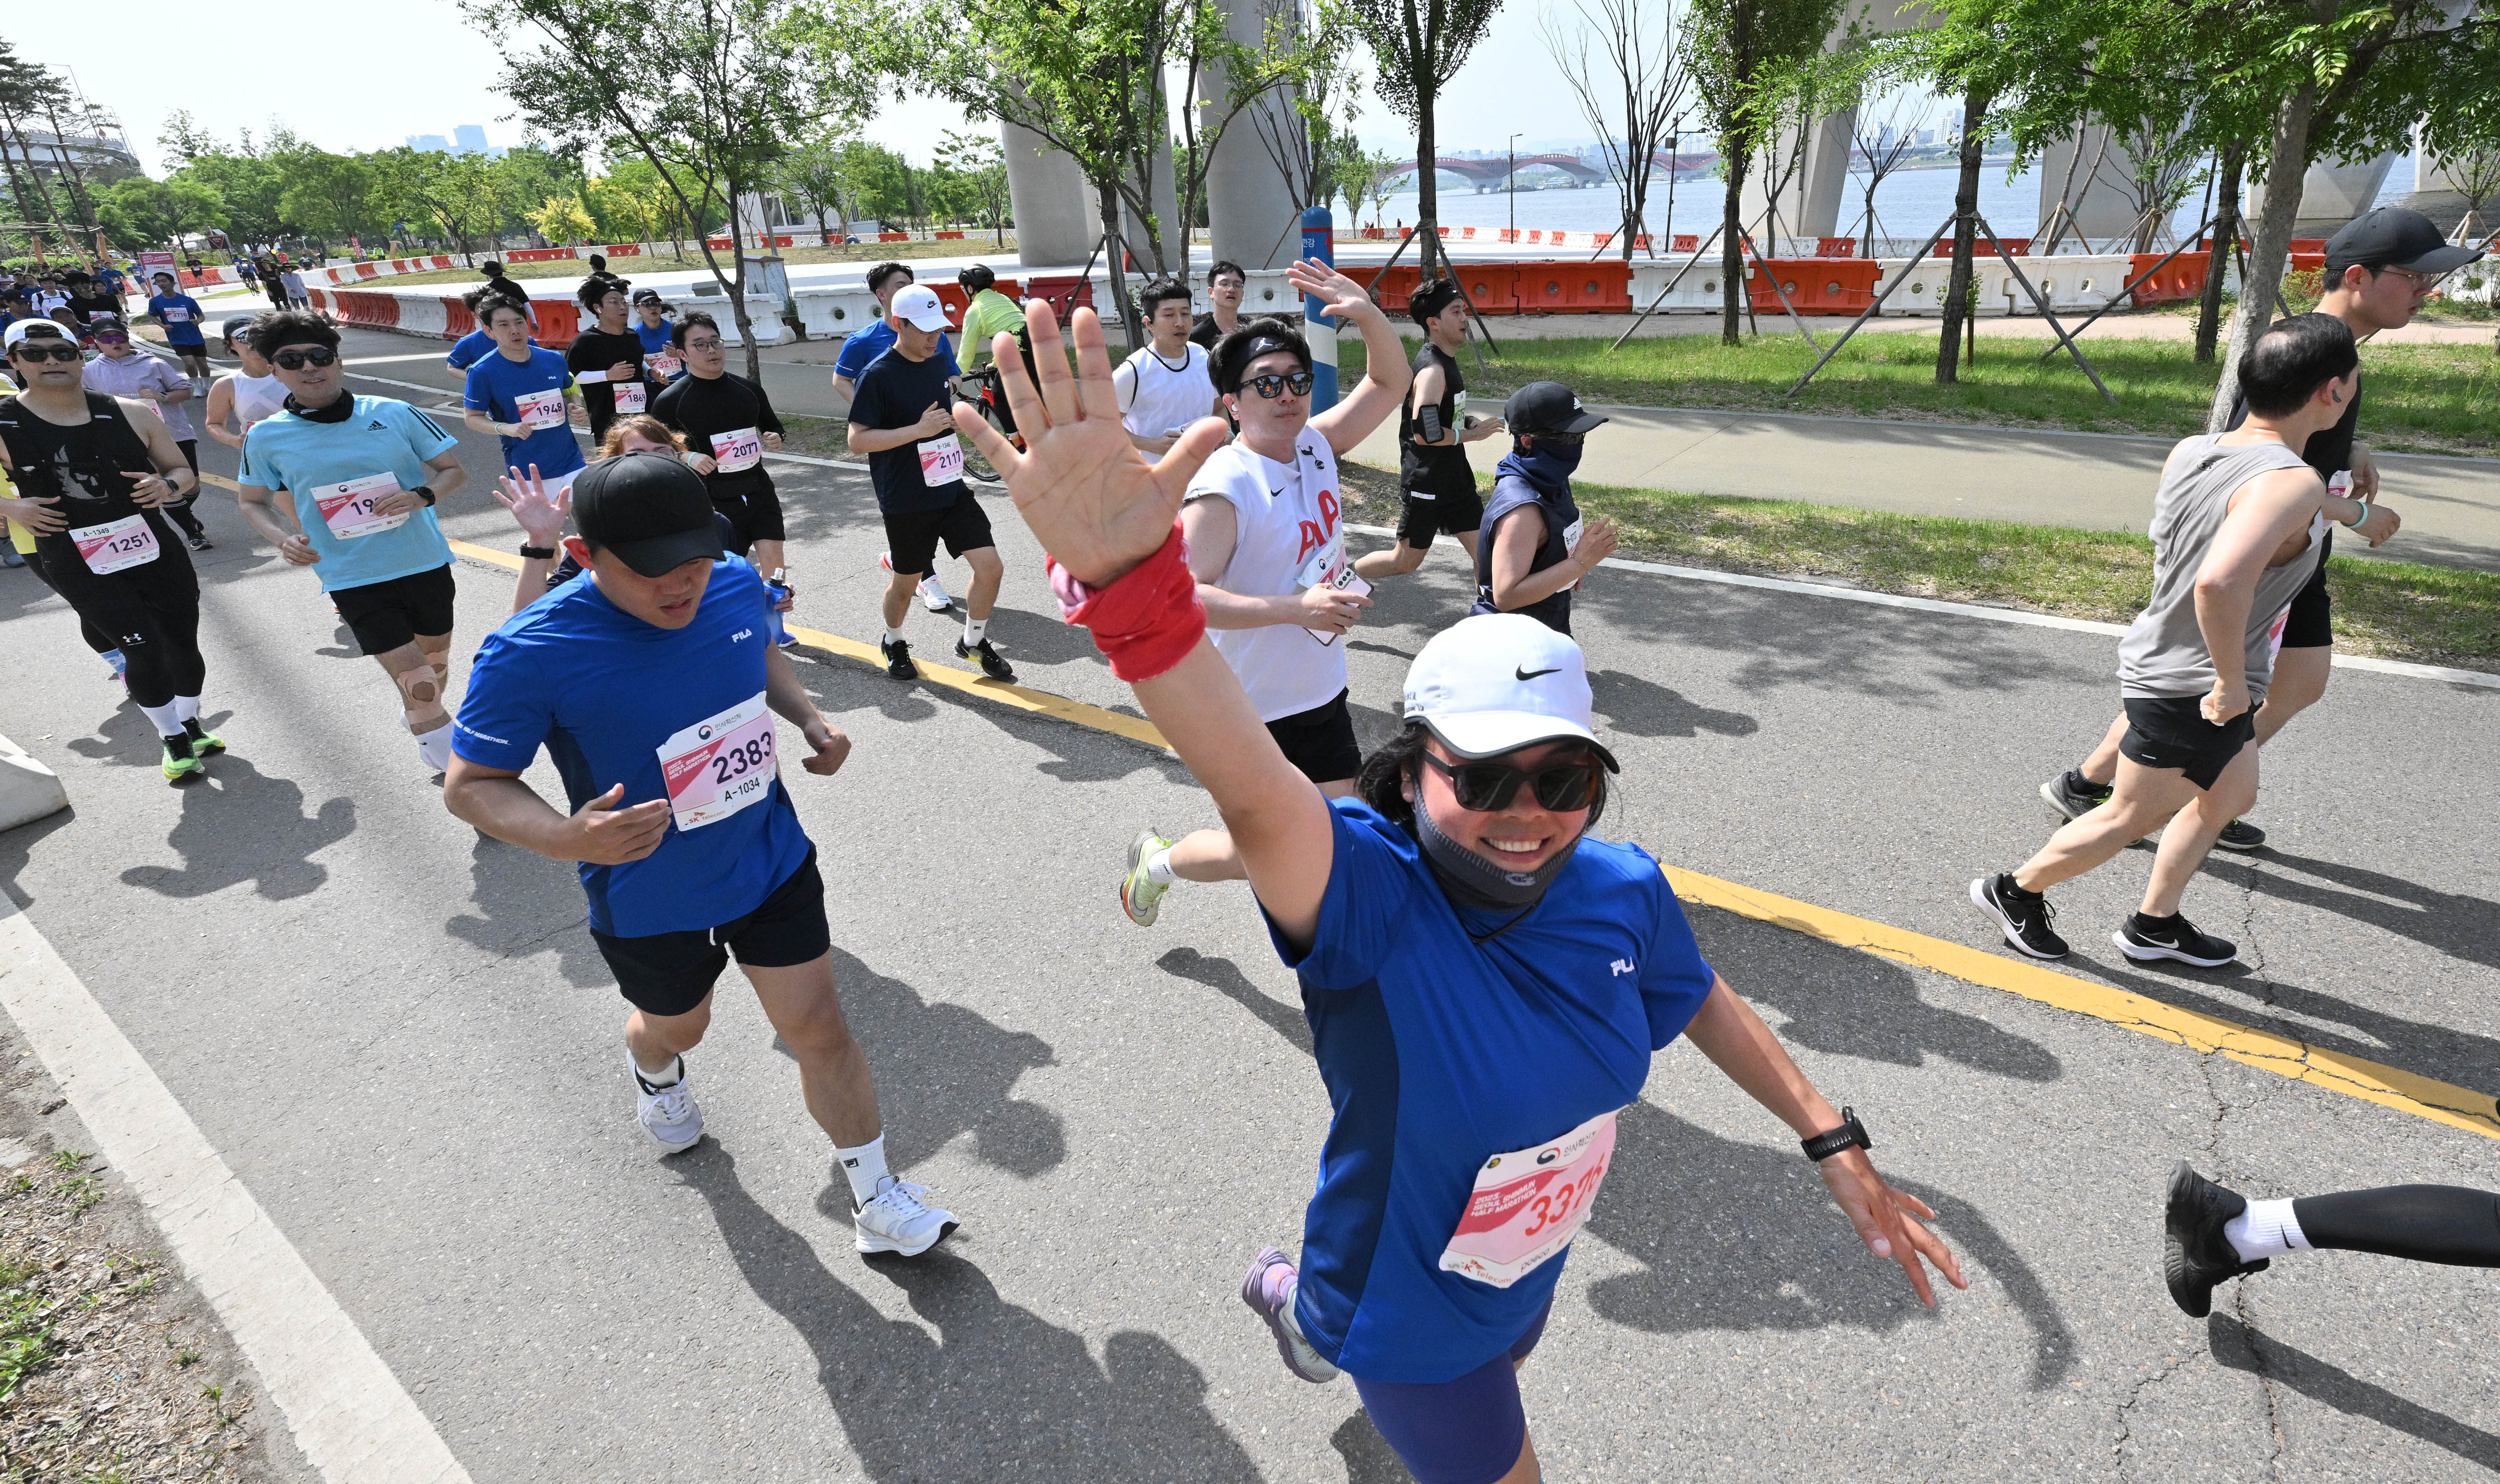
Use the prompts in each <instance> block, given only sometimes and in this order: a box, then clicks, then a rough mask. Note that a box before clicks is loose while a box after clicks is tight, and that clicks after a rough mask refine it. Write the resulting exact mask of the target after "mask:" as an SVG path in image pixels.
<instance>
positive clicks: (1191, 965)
mask: <svg viewBox="0 0 2500 1484" xmlns="http://www.w3.org/2000/svg"><path fill="white" fill-rule="evenodd" d="M1155 967H1156V968H1158V969H1161V970H1163V971H1164V972H1165V973H1166V974H1176V975H1178V976H1180V977H1181V978H1182V979H1186V980H1190V981H1192V982H1193V983H1196V984H1204V985H1205V986H1206V987H1208V988H1209V989H1212V990H1214V991H1215V992H1216V993H1218V994H1220V995H1222V996H1224V997H1225V998H1226V999H1228V1000H1231V1001H1232V1002H1233V1003H1234V1004H1235V1005H1238V1006H1240V1007H1241V1008H1242V1009H1244V1010H1246V1011H1248V1012H1250V1013H1251V1014H1252V1015H1254V1016H1258V1017H1259V1019H1260V1020H1261V1021H1262V1022H1263V1023H1265V1024H1266V1027H1267V1028H1268V1029H1269V1030H1271V1031H1274V1032H1275V1033H1276V1034H1277V1035H1279V1036H1282V1037H1284V1038H1285V1039H1286V1040H1287V1041H1289V1042H1291V1043H1292V1044H1293V1046H1294V1048H1295V1049H1296V1050H1298V1051H1299V1052H1301V1053H1302V1054H1303V1055H1305V1056H1308V1055H1310V1054H1311V1022H1310V1021H1309V1020H1308V1019H1307V1018H1305V1017H1304V1016H1303V1015H1302V1011H1301V1007H1300V1006H1299V1005H1288V1004H1286V1003H1285V1002H1284V1001H1282V1000H1279V999H1276V998H1275V997H1273V996H1271V995H1269V994H1268V993H1267V992H1266V990H1264V989H1262V988H1260V987H1259V986H1258V985H1257V984H1252V983H1250V976H1249V975H1247V974H1244V973H1242V972H1241V966H1240V965H1239V964H1236V963H1234V961H1233V960H1232V959H1230V958H1212V957H1209V956H1208V955H1206V954H1204V953H1201V952H1199V951H1198V950H1196V949H1194V948H1176V949H1173V950H1172V951H1171V952H1168V953H1166V954H1164V956H1162V957H1161V958H1158V959H1156V960H1155Z"/></svg>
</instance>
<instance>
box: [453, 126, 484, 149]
mask: <svg viewBox="0 0 2500 1484" xmlns="http://www.w3.org/2000/svg"><path fill="white" fill-rule="evenodd" d="M451 152H452V153H454V154H484V153H485V152H486V126H485V125H483V124H460V125H457V126H455V127H454V128H453V129H452V131H451Z"/></svg>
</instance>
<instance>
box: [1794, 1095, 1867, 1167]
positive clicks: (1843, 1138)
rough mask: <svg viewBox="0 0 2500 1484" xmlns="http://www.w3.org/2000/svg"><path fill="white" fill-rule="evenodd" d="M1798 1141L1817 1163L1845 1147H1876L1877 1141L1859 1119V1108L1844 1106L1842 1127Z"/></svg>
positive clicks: (1841, 1112)
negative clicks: (1869, 1134) (1868, 1133)
mask: <svg viewBox="0 0 2500 1484" xmlns="http://www.w3.org/2000/svg"><path fill="white" fill-rule="evenodd" d="M1797 1143H1798V1144H1799V1145H1803V1146H1804V1149H1805V1157H1806V1158H1808V1159H1811V1160H1813V1161H1815V1162H1816V1163H1817V1164H1820V1163H1822V1162H1823V1161H1825V1160H1826V1159H1829V1158H1830V1157H1831V1156H1833V1155H1834V1154H1837V1153H1839V1152H1840V1151H1841V1150H1843V1149H1872V1148H1873V1147H1875V1141H1874V1140H1873V1139H1871V1138H1869V1137H1868V1136H1867V1133H1866V1125H1865V1124H1863V1123H1860V1122H1859V1121H1858V1110H1857V1109H1855V1108H1844V1109H1842V1110H1841V1111H1840V1127H1838V1128H1835V1129H1832V1130H1830V1131H1828V1132H1826V1133H1821V1134H1817V1135H1815V1136H1814V1137H1813V1138H1811V1139H1800V1140H1798V1141H1797Z"/></svg>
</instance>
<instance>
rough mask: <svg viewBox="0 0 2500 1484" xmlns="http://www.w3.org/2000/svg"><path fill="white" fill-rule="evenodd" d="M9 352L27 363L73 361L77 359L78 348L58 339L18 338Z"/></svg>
mask: <svg viewBox="0 0 2500 1484" xmlns="http://www.w3.org/2000/svg"><path fill="white" fill-rule="evenodd" d="M10 354H11V355H14V356H16V357H18V358H20V359H22V360H24V361H26V362H28V363H29V364H32V363H34V362H38V361H75V360H78V359H79V348H78V347H77V346H76V345H69V344H63V343H62V342H60V341H58V340H19V341H18V342H17V348H16V350H13V351H11V352H10Z"/></svg>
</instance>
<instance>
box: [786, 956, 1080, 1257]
mask: <svg viewBox="0 0 2500 1484" xmlns="http://www.w3.org/2000/svg"><path fill="white" fill-rule="evenodd" d="M833 955H834V982H835V984H837V985H838V986H839V989H840V993H841V997H842V1015H843V1016H844V1018H846V1019H847V1020H849V1022H850V1026H851V1031H852V1033H853V1034H854V1035H856V1036H857V1037H858V1038H859V1042H860V1045H862V1046H864V1047H866V1048H868V1054H869V1060H870V1062H871V1064H872V1068H873V1070H874V1072H875V1075H876V1089H877V1101H878V1103H879V1105H880V1106H881V1108H882V1110H883V1112H884V1114H885V1128H886V1157H887V1159H888V1161H889V1162H890V1163H891V1164H892V1165H893V1167H894V1168H895V1169H896V1170H898V1171H903V1170H909V1169H911V1168H912V1167H914V1166H916V1165H918V1164H920V1163H921V1162H922V1161H924V1160H927V1159H929V1158H930V1157H932V1156H933V1155H935V1154H936V1153H937V1152H938V1150H939V1149H941V1148H943V1147H945V1145H947V1144H948V1143H950V1142H951V1141H953V1140H954V1139H955V1138H956V1136H958V1135H960V1134H964V1133H967V1132H969V1133H970V1134H971V1136H972V1146H973V1151H974V1152H975V1153H976V1154H977V1155H978V1156H979V1157H980V1159H981V1160H982V1162H983V1163H985V1164H990V1165H995V1166H997V1167H998V1168H1000V1169H1002V1170H1004V1171H1006V1172H1007V1173H1008V1174H1010V1175H1015V1176H1019V1177H1021V1178H1025V1179H1031V1178H1034V1177H1035V1176H1037V1175H1039V1174H1041V1173H1042V1172H1044V1171H1046V1170H1050V1169H1054V1168H1056V1167H1057V1166H1058V1165H1059V1163H1060V1162H1061V1161H1062V1160H1064V1159H1066V1158H1067V1157H1068V1137H1067V1134H1066V1132H1065V1131H1064V1130H1063V1129H1062V1128H1061V1126H1060V1121H1059V1114H1057V1113H1053V1112H1051V1111H1050V1110H1049V1109H1047V1108H1044V1107H1043V1106H1042V1105H1040V1104H1039V1103H1029V1102H1026V1101H1024V1100H1023V1099H1021V1098H1018V1097H1017V1096H1015V1084H1016V1081H1017V1080H1018V1079H1019V1078H1021V1077H1023V1076H1024V1075H1025V1073H1027V1072H1029V1071H1031V1070H1033V1069H1035V1068H1037V1067H1047V1066H1053V1065H1055V1064H1056V1059H1055V1058H1054V1057H1053V1056H1052V1055H1051V1050H1050V1046H1049V1044H1048V1043H1047V1042H1045V1041H1043V1040H1042V1039H1041V1038H1040V1037H1039V1036H1036V1035H1034V1034H1032V1033H1031V1032H1029V1031H1011V1030H1007V1029H1004V1028H1003V1027H1002V1026H999V1025H997V1024H994V1023H992V1022H991V1021H989V1020H987V1019H984V1018H983V1017H982V1016H979V1015H976V1014H974V1013H973V1012H972V1011H970V1010H967V1009H965V1008H964V1007H963V1006H961V1005H956V1004H950V1003H948V1002H946V1001H944V1000H928V999H924V998H922V996H921V994H920V991H918V990H916V989H914V988H912V987H911V986H910V985H909V984H905V983H904V982H903V981H901V980H899V979H890V978H888V977H886V976H885V975H882V974H879V973H877V972H876V971H875V970H873V969H871V968H870V967H869V966H868V965H867V964H865V963H862V962H861V961H860V960H859V959H857V958H855V957H853V956H852V955H851V954H849V953H846V952H842V951H841V950H840V949H839V948H837V949H835V950H834V951H833ZM933 1071H934V1072H935V1073H936V1075H935V1076H932V1075H931V1074H932V1072H933ZM834 1183H835V1185H836V1186H838V1187H840V1188H839V1190H836V1189H829V1190H828V1191H827V1196H828V1198H829V1199H831V1200H833V1201H834V1202H835V1203H836V1204H837V1205H838V1206H839V1209H840V1210H841V1212H842V1213H843V1214H844V1215H848V1214H849V1211H850V1192H849V1189H848V1187H846V1186H842V1185H841V1181H840V1179H839V1177H837V1178H836V1179H835V1182H834Z"/></svg>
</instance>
